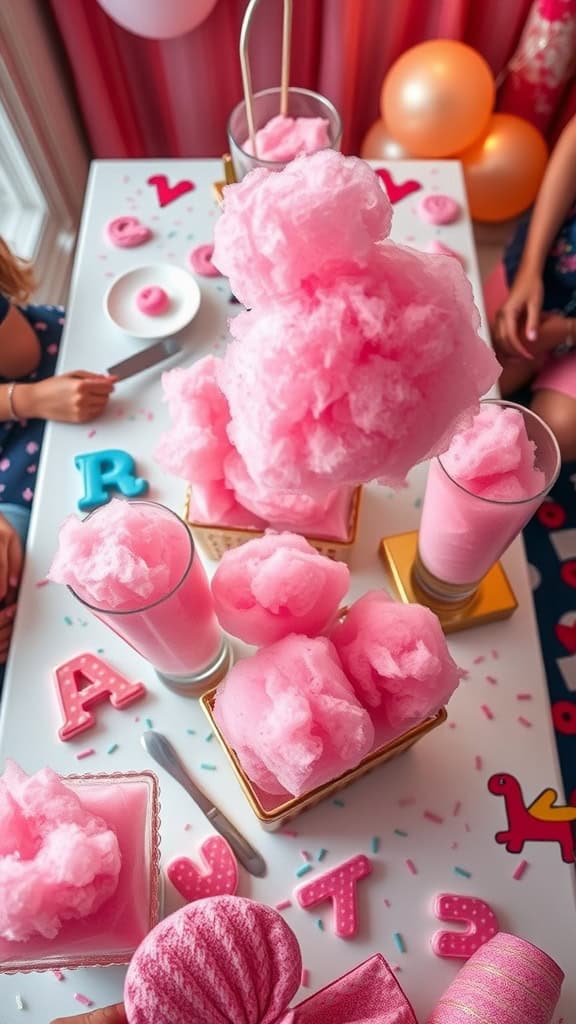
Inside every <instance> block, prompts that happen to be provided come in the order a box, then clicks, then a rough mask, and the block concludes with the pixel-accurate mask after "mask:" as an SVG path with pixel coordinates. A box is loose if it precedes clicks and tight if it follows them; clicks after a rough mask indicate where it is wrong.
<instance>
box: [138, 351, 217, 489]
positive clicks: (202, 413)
mask: <svg viewBox="0 0 576 1024" xmlns="http://www.w3.org/2000/svg"><path fill="white" fill-rule="evenodd" d="M219 362H220V360H219V359H217V358H216V357H215V356H205V357H204V358H203V359H199V360H198V362H196V363H194V364H193V365H192V366H191V367H189V368H187V369H182V368H177V369H175V370H170V371H169V372H168V373H163V374H162V388H163V391H164V398H165V399H166V401H167V402H168V410H169V413H170V419H171V421H172V427H171V429H170V430H169V431H168V432H167V433H165V434H162V436H161V438H160V441H159V442H158V445H157V447H156V450H155V452H154V457H155V458H156V459H157V461H158V462H159V463H160V465H161V466H162V467H163V468H164V469H166V470H168V472H170V473H174V475H175V476H180V477H182V478H183V479H184V480H190V481H192V482H193V483H199V482H201V483H204V482H206V481H212V480H222V479H223V476H224V471H223V464H224V459H225V457H226V455H228V453H229V452H230V451H231V450H232V446H231V444H230V441H229V439H228V435H227V433H226V427H227V425H228V421H229V419H230V412H229V409H228V402H227V401H226V398H225V397H224V395H223V394H222V391H221V390H220V387H219V385H218V384H217V381H216V371H217V367H218V365H219Z"/></svg>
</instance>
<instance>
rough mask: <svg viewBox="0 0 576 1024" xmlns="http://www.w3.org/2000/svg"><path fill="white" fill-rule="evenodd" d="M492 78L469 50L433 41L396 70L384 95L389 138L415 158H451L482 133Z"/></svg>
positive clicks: (412, 51)
mask: <svg viewBox="0 0 576 1024" xmlns="http://www.w3.org/2000/svg"><path fill="white" fill-rule="evenodd" d="M494 96H495V87H494V78H493V76H492V72H491V71H490V68H489V67H488V64H487V63H486V61H485V60H484V58H483V57H481V56H480V54H479V53H477V52H476V50H473V49H472V47H471V46H466V45H465V44H464V43H457V42H454V41H453V40H451V39H433V40H430V42H427V43H420V45H419V46H413V47H412V48H411V49H410V50H407V51H406V53H403V54H402V56H401V57H400V58H399V59H398V60H397V61H396V63H395V64H393V65H392V67H391V68H390V71H389V72H388V74H387V75H386V78H385V79H384V83H383V85H382V92H381V94H380V110H381V112H382V117H383V118H384V120H385V122H386V124H387V125H388V129H389V131H390V133H391V135H392V136H393V137H394V138H395V139H398V142H400V143H401V144H402V145H403V146H405V147H406V149H407V150H408V151H409V152H410V153H411V154H412V155H413V156H425V157H444V156H451V155H452V154H453V153H457V152H458V151H459V150H461V149H465V148H466V147H467V146H469V145H471V143H472V142H474V140H475V139H477V138H478V137H479V136H480V135H482V134H483V133H484V131H485V130H486V125H487V123H488V119H489V117H490V113H491V111H492V107H493V106H494Z"/></svg>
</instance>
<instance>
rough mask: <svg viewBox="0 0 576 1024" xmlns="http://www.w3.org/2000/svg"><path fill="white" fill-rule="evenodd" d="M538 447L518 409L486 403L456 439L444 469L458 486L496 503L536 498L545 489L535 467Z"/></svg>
mask: <svg viewBox="0 0 576 1024" xmlns="http://www.w3.org/2000/svg"><path fill="white" fill-rule="evenodd" d="M534 457H535V444H534V442H533V441H530V439H529V437H528V434H527V432H526V425H525V423H524V417H523V416H522V413H521V412H520V411H519V410H518V409H513V408H505V407H502V406H500V405H497V404H496V403H495V404H491V403H486V404H485V405H483V407H482V409H481V410H480V412H479V413H478V415H477V416H476V417H475V419H474V422H473V423H472V425H471V426H470V427H469V428H468V429H467V430H464V431H462V432H460V433H458V434H456V435H455V437H454V438H453V439H452V442H451V444H450V447H449V448H448V451H447V452H445V453H444V455H443V456H442V465H443V466H444V468H445V469H446V471H447V472H448V473H449V474H450V476H451V477H452V478H453V479H454V480H456V482H457V483H460V484H462V485H463V486H464V487H465V488H466V489H467V490H469V491H471V492H472V493H473V494H478V495H480V496H481V497H483V498H490V499H492V500H493V501H519V500H521V499H522V498H533V497H534V496H535V495H537V494H539V493H540V492H541V491H542V490H543V489H544V487H545V483H546V480H545V475H544V473H543V472H542V470H541V469H537V468H536V466H535V465H534Z"/></svg>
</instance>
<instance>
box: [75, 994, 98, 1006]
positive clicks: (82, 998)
mask: <svg viewBox="0 0 576 1024" xmlns="http://www.w3.org/2000/svg"><path fill="white" fill-rule="evenodd" d="M74 999H75V1000H76V1002H77V1003H81V1004H82V1006H94V1003H93V1002H92V1000H91V999H88V996H83V995H82V993H81V992H75V993H74Z"/></svg>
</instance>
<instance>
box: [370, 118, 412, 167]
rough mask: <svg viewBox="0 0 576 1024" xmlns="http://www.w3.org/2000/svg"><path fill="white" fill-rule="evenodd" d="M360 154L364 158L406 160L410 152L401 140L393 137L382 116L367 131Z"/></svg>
mask: <svg viewBox="0 0 576 1024" xmlns="http://www.w3.org/2000/svg"><path fill="white" fill-rule="evenodd" d="M360 156H361V157H363V158H364V160H405V159H407V158H409V157H410V154H409V153H408V151H407V150H405V149H404V146H403V145H402V144H401V143H400V142H397V141H396V139H393V138H392V136H391V135H390V132H389V131H388V129H387V127H386V124H385V123H384V121H383V120H382V118H380V120H379V121H375V122H374V124H373V125H372V127H371V128H369V129H368V131H367V132H366V135H365V136H364V141H363V142H362V148H361V150H360Z"/></svg>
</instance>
